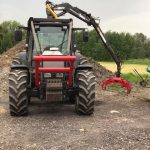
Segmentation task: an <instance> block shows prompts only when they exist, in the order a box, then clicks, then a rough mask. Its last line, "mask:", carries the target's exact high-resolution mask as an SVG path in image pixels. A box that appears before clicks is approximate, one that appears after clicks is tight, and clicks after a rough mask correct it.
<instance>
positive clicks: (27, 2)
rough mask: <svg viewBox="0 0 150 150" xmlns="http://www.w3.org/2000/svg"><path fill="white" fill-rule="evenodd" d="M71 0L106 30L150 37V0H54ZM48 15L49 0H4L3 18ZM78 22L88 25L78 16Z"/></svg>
mask: <svg viewBox="0 0 150 150" xmlns="http://www.w3.org/2000/svg"><path fill="white" fill-rule="evenodd" d="M53 2H54V3H61V2H69V3H71V4H72V5H73V6H77V7H79V8H81V9H83V10H85V11H87V12H89V13H91V14H92V15H93V16H95V17H100V19H101V23H100V24H101V27H102V29H103V31H108V30H112V31H118V32H122V31H123V32H130V33H136V32H142V33H144V34H145V35H147V36H148V37H150V0H53ZM31 16H32V17H46V14H45V0H0V22H2V21H4V20H17V21H19V22H21V23H22V24H23V25H26V22H27V20H28V18H29V17H31ZM74 24H75V25H76V26H80V27H81V26H82V25H84V26H86V25H85V24H83V23H81V22H80V21H79V20H75V23H74Z"/></svg>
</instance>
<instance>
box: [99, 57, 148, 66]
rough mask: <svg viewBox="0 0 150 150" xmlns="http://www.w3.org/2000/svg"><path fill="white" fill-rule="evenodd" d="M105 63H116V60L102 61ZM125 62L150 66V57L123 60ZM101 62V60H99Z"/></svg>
mask: <svg viewBox="0 0 150 150" xmlns="http://www.w3.org/2000/svg"><path fill="white" fill-rule="evenodd" d="M102 62H105V63H115V62H114V61H102ZM123 62H124V64H138V65H148V66H150V58H144V59H130V60H123ZM99 63H101V61H100V62H99Z"/></svg>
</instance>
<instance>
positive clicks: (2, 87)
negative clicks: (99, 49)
mask: <svg viewBox="0 0 150 150" xmlns="http://www.w3.org/2000/svg"><path fill="white" fill-rule="evenodd" d="M24 49H25V42H24V41H22V42H20V43H18V44H17V45H16V46H14V47H13V48H11V49H9V50H7V51H6V52H4V53H3V54H2V55H0V70H1V72H0V81H1V83H2V84H0V95H5V94H7V93H8V74H9V66H10V64H11V61H12V59H13V57H14V56H15V55H17V54H18V53H19V52H20V51H22V50H24ZM87 59H88V62H89V63H90V64H91V65H92V66H93V70H94V73H95V76H96V79H97V82H98V83H100V82H101V81H102V80H104V79H105V78H107V77H110V76H112V75H113V73H112V72H111V71H109V70H107V69H106V68H105V67H103V66H101V65H100V64H99V63H97V62H96V61H94V60H93V59H92V58H87Z"/></svg>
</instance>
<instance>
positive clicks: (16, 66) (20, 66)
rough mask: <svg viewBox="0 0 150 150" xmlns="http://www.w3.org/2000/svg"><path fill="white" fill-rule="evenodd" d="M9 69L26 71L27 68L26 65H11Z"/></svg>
mask: <svg viewBox="0 0 150 150" xmlns="http://www.w3.org/2000/svg"><path fill="white" fill-rule="evenodd" d="M10 68H11V69H23V70H26V69H27V70H28V66H26V65H12V66H11V67H10Z"/></svg>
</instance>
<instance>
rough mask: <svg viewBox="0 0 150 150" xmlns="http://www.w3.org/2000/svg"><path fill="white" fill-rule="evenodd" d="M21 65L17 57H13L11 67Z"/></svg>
mask: <svg viewBox="0 0 150 150" xmlns="http://www.w3.org/2000/svg"><path fill="white" fill-rule="evenodd" d="M20 64H21V60H20V58H19V57H17V56H16V57H14V58H13V60H12V65H20Z"/></svg>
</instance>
